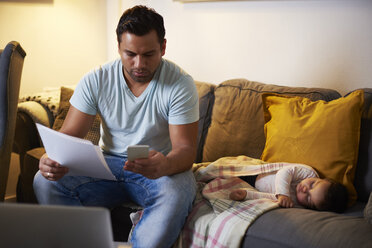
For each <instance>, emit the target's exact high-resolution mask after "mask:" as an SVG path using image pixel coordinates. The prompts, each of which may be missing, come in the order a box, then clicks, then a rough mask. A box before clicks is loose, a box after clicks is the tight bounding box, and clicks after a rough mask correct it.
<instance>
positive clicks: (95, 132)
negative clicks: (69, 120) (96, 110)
mask: <svg viewBox="0 0 372 248" xmlns="http://www.w3.org/2000/svg"><path fill="white" fill-rule="evenodd" d="M73 93H74V90H73V89H71V88H66V87H61V98H60V102H59V109H58V113H57V116H56V118H55V120H54V124H53V129H54V130H57V131H58V130H59V129H61V127H62V124H63V121H64V120H65V118H66V115H67V112H68V110H69V108H70V98H71V96H72V94H73ZM100 124H101V118H100V117H99V115H96V118H95V119H94V122H93V125H92V127H91V128H90V129H89V131H88V133H87V135H86V136H85V137H84V139H86V140H90V141H92V142H93V144H95V145H97V144H98V142H99V138H100V131H99V130H100Z"/></svg>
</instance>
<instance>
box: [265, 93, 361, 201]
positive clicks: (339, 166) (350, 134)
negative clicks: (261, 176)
mask: <svg viewBox="0 0 372 248" xmlns="http://www.w3.org/2000/svg"><path fill="white" fill-rule="evenodd" d="M262 101H263V107H264V118H265V127H264V130H265V136H266V144H265V148H264V151H263V153H262V156H261V159H262V160H264V161H267V162H292V163H303V164H307V165H310V166H312V167H313V168H314V169H316V170H317V172H318V173H319V175H320V176H321V177H328V178H332V179H334V180H336V181H338V182H340V183H342V184H344V185H345V186H346V187H347V189H348V191H349V196H350V202H349V203H350V204H352V203H354V202H355V200H356V198H357V194H356V191H355V188H354V186H353V181H354V175H355V167H356V162H357V157H358V146H359V135H360V121H361V114H362V107H363V104H364V95H363V91H361V90H358V91H354V92H353V93H351V94H350V95H348V96H347V97H342V98H339V99H336V100H333V101H330V102H325V101H315V102H312V101H311V100H309V99H307V98H302V97H292V96H283V95H276V94H263V95H262Z"/></svg>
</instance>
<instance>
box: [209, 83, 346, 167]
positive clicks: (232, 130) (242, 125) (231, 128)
mask: <svg viewBox="0 0 372 248" xmlns="http://www.w3.org/2000/svg"><path fill="white" fill-rule="evenodd" d="M264 92H271V93H278V94H286V95H296V96H302V97H307V98H310V99H311V100H313V101H315V100H325V101H330V100H333V99H336V98H339V97H340V96H341V95H340V94H339V93H338V92H337V91H334V90H330V89H321V88H303V87H286V86H277V85H268V84H262V83H258V82H253V81H248V80H246V79H233V80H228V81H225V82H223V83H221V84H220V85H218V86H217V87H216V89H215V100H214V105H213V111H212V120H211V125H210V127H209V130H208V135H207V138H206V140H205V145H204V150H203V158H202V161H209V162H211V161H215V160H216V159H218V158H220V157H224V156H238V155H246V156H249V157H253V158H260V157H261V153H262V150H263V148H264V145H265V135H264V118H263V109H262V99H261V94H262V93H264Z"/></svg>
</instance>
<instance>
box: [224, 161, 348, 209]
mask: <svg viewBox="0 0 372 248" xmlns="http://www.w3.org/2000/svg"><path fill="white" fill-rule="evenodd" d="M242 179H243V180H245V181H247V182H248V183H250V184H251V185H252V186H253V187H255V188H256V189H257V190H258V191H260V192H266V193H272V194H275V196H276V197H277V199H278V202H279V205H280V206H281V207H286V208H291V207H294V206H299V205H300V206H303V207H305V208H310V209H314V210H320V211H333V212H337V213H341V212H343V211H345V209H346V208H347V203H348V192H347V189H346V187H345V186H344V185H342V184H340V183H338V182H335V181H334V180H331V179H328V178H326V179H321V178H319V176H318V174H317V173H316V171H315V170H313V169H312V168H311V167H307V166H306V167H305V166H301V165H293V166H286V167H284V168H281V169H280V170H278V171H275V172H270V173H263V174H259V175H258V176H247V177H243V178H242ZM229 197H230V199H231V200H234V201H243V200H246V197H247V190H246V189H235V190H233V191H232V192H231V193H230V196H229Z"/></svg>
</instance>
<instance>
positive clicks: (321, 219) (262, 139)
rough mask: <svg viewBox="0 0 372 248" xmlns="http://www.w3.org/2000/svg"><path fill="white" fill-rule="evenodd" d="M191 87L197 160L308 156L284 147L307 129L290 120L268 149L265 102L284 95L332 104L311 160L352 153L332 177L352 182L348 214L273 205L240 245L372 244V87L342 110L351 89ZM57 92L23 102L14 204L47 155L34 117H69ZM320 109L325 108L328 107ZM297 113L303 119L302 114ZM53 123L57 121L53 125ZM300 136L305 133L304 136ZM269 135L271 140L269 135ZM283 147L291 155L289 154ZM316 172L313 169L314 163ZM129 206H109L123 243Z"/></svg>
mask: <svg viewBox="0 0 372 248" xmlns="http://www.w3.org/2000/svg"><path fill="white" fill-rule="evenodd" d="M195 84H196V87H197V90H198V94H199V108H200V119H199V131H198V150H197V156H196V158H195V163H201V162H212V161H215V160H217V159H219V158H222V157H229V156H231V157H234V156H241V155H244V156H248V157H251V158H257V159H263V158H264V160H268V161H272V162H303V160H302V158H301V159H299V161H296V159H297V158H296V154H297V153H301V152H304V153H305V157H306V155H307V154H308V152H307V151H306V150H305V151H297V150H296V151H291V150H290V149H292V146H291V145H288V144H291V143H290V142H293V140H292V141H288V138H287V136H288V137H289V136H291V137H292V134H293V133H294V132H300V131H304V130H305V131H306V130H307V129H306V128H308V127H307V126H306V127H305V126H300V127H298V126H297V127H296V128H294V127H291V123H290V122H288V123H289V124H286V125H285V126H284V127H281V130H282V131H281V130H280V132H279V133H281V132H282V134H283V133H284V134H285V136H284V137H281V140H279V141H276V142H279V144H276V146H275V147H274V148H275V149H274V151H278V152H274V153H273V152H271V154H270V150H269V148H273V147H272V146H273V142H274V141H273V140H275V137H274V135H273V132H272V129H273V127H272V125H273V124H272V123H271V122H270V120H274V117H275V118H276V116H275V113H271V115H270V111H271V107H272V104H273V102H270V101H269V100H268V99H271V98H270V97H274V98H273V99H280V100H282V98H284V101H287V99H288V101H292V100H293V99H294V100H295V101H297V100H299V101H304V100H305V101H307V102H306V104H307V105H308V106H313V105H312V104H313V103H322V104H323V105H324V103H333V102H334V103H337V104H336V109H335V110H333V109H332V110H331V111H330V112H329V113H328V114H326V115H323V116H322V115H321V114H320V117H319V118H320V120H321V121H320V120H319V119H318V120H317V121H316V122H317V123H318V125H317V126H315V127H316V128H312V129H315V131H317V130H322V128H323V126H319V125H323V124H322V123H323V122H322V120H326V121H328V125H329V123H331V128H330V130H327V131H326V132H323V133H321V135H320V136H321V137H318V138H317V137H315V136H314V137H307V138H310V139H312V141H314V139H315V143H312V144H311V145H307V146H308V148H307V149H312V148H313V147H318V146H319V147H320V149H323V150H320V151H316V152H317V153H322V154H320V155H319V158H318V156H314V155H312V156H311V158H308V159H310V160H309V161H313V160H314V159H315V160H316V159H318V160H323V157H322V156H323V154H325V155H324V156H327V155H328V153H332V152H333V150H336V153H335V154H336V155H333V157H335V158H334V160H337V161H332V163H329V166H330V168H328V169H330V170H334V169H338V167H342V166H341V165H339V163H340V161H339V160H340V159H338V157H337V156H341V157H342V156H344V155H345V154H346V155H347V156H349V157H351V158H352V159H351V162H350V163H349V164H348V165H347V167H346V169H344V170H341V172H342V173H341V174H342V175H341V174H338V176H336V179H340V180H341V181H342V180H343V181H342V182H343V183H346V184H347V183H349V185H348V187H349V188H350V187H351V189H352V190H351V191H353V193H352V195H351V198H350V199H351V201H350V204H349V207H348V209H347V211H346V212H345V213H342V214H337V213H332V212H326V211H315V210H310V209H303V208H290V209H287V208H275V209H272V210H270V211H267V212H265V213H263V214H262V215H260V216H259V217H258V218H257V219H255V221H254V222H253V223H252V224H251V225H250V226H249V227H248V229H247V230H246V231H245V235H244V237H242V240H241V242H240V246H241V247H270V248H272V247H327V248H328V247H372V199H371V198H372V196H371V192H372V88H365V89H359V90H358V92H359V93H358V95H362V96H364V97H363V99H362V101H360V102H359V103H358V104H359V105H358V104H357V105H355V106H356V107H355V108H350V109H349V110H346V109H348V108H349V105H352V104H351V103H349V102H346V103H345V105H344V106H343V107H339V106H338V104H339V103H338V101H340V102H341V101H344V100H343V99H349V98H350V99H351V98H353V99H354V98H355V97H354V95H355V94H354V93H353V92H355V91H353V92H351V93H350V94H346V95H345V97H342V96H341V94H340V93H339V92H337V91H336V90H333V89H325V88H305V87H287V86H279V85H272V84H265V83H260V82H253V81H249V80H246V79H231V80H227V81H224V82H222V83H219V84H213V83H206V82H199V81H196V82H195ZM56 92H57V93H53V94H51V93H50V92H49V93H48V92H47V93H45V92H44V93H43V94H41V95H40V94H39V95H36V96H28V97H24V98H22V99H20V103H19V108H18V116H17V126H16V135H15V142H14V152H17V153H18V154H19V155H20V167H21V168H20V175H19V181H18V185H17V199H18V201H19V202H28V203H36V202H37V201H36V199H35V195H34V193H33V189H32V180H33V176H34V174H35V173H36V171H37V170H38V161H39V158H40V157H41V155H42V154H43V153H44V148H42V143H41V141H40V138H39V137H38V134H37V130H36V127H35V122H39V123H42V124H44V125H46V126H49V127H53V128H54V129H58V127H60V125H61V122H63V118H64V116H65V115H66V112H67V109H68V106H69V103H68V99H69V96H71V94H72V92H73V89H71V88H67V87H62V88H61V89H58V90H57V91H56ZM66 92H67V93H66ZM360 92H362V93H360ZM66 95H67V96H66ZM349 96H350V97H349ZM348 97H349V98H348ZM264 101H265V102H264ZM306 104H305V105H306ZM269 105H270V106H269ZM307 105H306V106H307ZM325 106H326V107H327V106H328V105H327V104H325ZM358 106H359V107H358ZM340 108H341V110H340ZM301 111H302V110H301V109H296V111H294V113H296V114H298V113H299V112H301ZM311 111H313V110H311ZM337 111H339V112H337ZM347 111H349V112H348V113H347V114H345V116H346V118H348V116H349V115H351V116H352V117H350V118H349V119H353V122H350V123H349V122H348V120H347V119H346V120H345V119H340V120H338V119H337V118H338V116H339V115H340V116H341V115H344V113H346V112H347ZM313 115H315V114H310V117H309V118H311V117H312V116H313ZM317 115H318V114H317ZM334 115H336V117H335V116H334ZM280 116H281V115H279V117H280ZM302 117H303V116H300V117H299V119H301V118H302ZM344 118H345V117H344ZM336 119H337V120H336ZM301 120H302V119H301ZM56 121H57V122H58V123H59V124H57V125H56ZM319 123H320V124H319ZM349 124H350V125H353V127H354V129H355V132H354V133H353V134H349V132H348V131H347V130H346V131H345V127H346V126H348V125H349ZM324 125H325V124H324ZM286 126H288V128H286ZM97 127H99V118H97V122H96V125H95V126H94V127H93V128H92V130H90V133H89V135H88V136H87V137H86V139H90V140H92V142H93V143H97V142H98V138H99V128H97ZM285 129H288V130H285ZM328 129H329V127H328ZM301 135H302V136H305V134H304V133H303V134H301ZM328 135H337V136H340V137H344V136H345V135H349V136H348V138H347V139H346V140H345V139H342V138H340V139H338V137H337V138H332V139H331V140H329V138H328V140H327V137H334V136H328ZM269 136H270V137H269ZM312 136H313V135H312ZM268 137H269V138H270V139H267V138H268ZM316 139H319V140H318V141H317V140H316ZM323 139H324V140H323ZM270 142H271V143H270ZM288 142H289V143H288ZM296 142H298V141H296ZM324 142H326V145H327V149H324V148H321V147H322V144H323V143H324ZM292 144H293V143H292ZM303 147H305V145H304V144H299V145H298V146H296V149H299V148H303ZM345 147H347V149H348V150H346V148H345ZM276 149H278V150H276ZM280 149H281V150H280ZM283 149H284V150H283ZM279 150H280V151H279ZM283 151H284V152H283ZM285 151H288V153H287V154H286V152H285ZM279 153H280V156H279V158H278V157H277V154H279ZM310 153H311V151H309V154H310ZM287 157H288V159H289V160H291V161H276V160H277V159H282V160H285V159H286V158H287ZM333 157H331V159H333ZM336 157H337V158H336ZM305 161H307V160H305ZM321 162H322V161H320V163H321ZM311 166H312V165H311ZM336 167H337V168H336ZM316 170H317V171H318V169H317V168H316ZM327 173H328V172H327V171H325V172H324V171H322V168H321V169H319V174H320V175H321V176H327V177H329V175H327ZM338 173H340V172H338ZM331 177H332V175H331ZM345 180H346V181H347V180H348V182H346V181H345ZM349 188H348V189H349ZM132 211H133V210H131V209H130V208H126V207H118V208H117V209H113V210H112V211H111V212H112V223H113V229H114V238H115V239H116V240H126V237H127V232H129V230H130V228H131V222H130V220H129V218H128V215H129V213H131V212H132Z"/></svg>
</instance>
